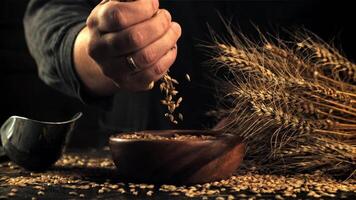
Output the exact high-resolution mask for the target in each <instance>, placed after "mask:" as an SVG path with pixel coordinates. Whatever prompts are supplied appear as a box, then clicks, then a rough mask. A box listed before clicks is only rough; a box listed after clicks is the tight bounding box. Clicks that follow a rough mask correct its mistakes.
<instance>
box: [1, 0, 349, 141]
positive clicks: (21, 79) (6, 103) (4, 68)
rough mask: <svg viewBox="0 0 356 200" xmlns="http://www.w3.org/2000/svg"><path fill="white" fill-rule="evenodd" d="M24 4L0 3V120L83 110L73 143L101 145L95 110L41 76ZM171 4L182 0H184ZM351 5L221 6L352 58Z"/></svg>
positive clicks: (245, 21) (243, 22) (17, 0)
mask: <svg viewBox="0 0 356 200" xmlns="http://www.w3.org/2000/svg"><path fill="white" fill-rule="evenodd" d="M27 2H28V0H2V1H1V6H0V92H1V93H0V97H1V104H0V124H2V123H3V122H4V121H5V120H6V119H7V118H8V117H9V116H11V115H20V116H25V117H29V118H33V119H38V120H66V119H68V118H70V117H71V116H72V115H73V114H75V113H76V112H77V111H83V112H84V117H83V118H82V119H81V120H80V121H79V124H78V127H77V129H76V130H75V131H74V133H73V137H72V141H71V145H72V146H75V147H89V146H90V147H97V146H102V145H103V144H104V143H105V140H102V139H101V140H100V138H103V137H102V135H106V133H102V132H100V131H99V128H98V125H97V120H96V119H97V110H96V109H95V108H89V107H87V106H84V105H82V104H81V102H79V101H78V100H75V99H73V98H70V97H66V96H64V95H62V94H60V93H59V92H57V91H55V90H53V89H51V88H49V87H48V86H46V85H45V84H44V83H42V82H41V81H40V80H39V78H38V76H37V70H36V65H35V63H34V60H33V59H32V58H31V56H30V55H29V53H28V50H27V47H26V43H25V39H24V35H23V34H24V33H23V25H22V17H23V14H24V10H25V7H26V4H27ZM221 2H222V1H221ZM174 3H176V4H184V1H183V2H178V1H174ZM222 3H223V2H222ZM201 4H204V1H201ZM351 4H352V3H351V1H333V2H326V1H324V2H323V1H285V0H284V1H266V0H261V1H239V3H236V4H234V6H233V7H231V6H230V7H224V11H225V12H226V13H228V14H229V15H233V16H234V19H236V20H238V21H237V22H236V23H238V24H239V26H240V27H241V30H242V31H243V32H246V33H248V32H249V31H251V30H252V29H253V26H251V22H252V23H254V24H256V25H258V26H260V27H262V28H266V29H271V30H276V29H278V27H281V28H291V27H301V26H303V27H305V28H307V29H309V30H311V31H313V32H314V33H316V34H317V35H319V36H320V37H321V38H323V39H324V40H326V41H330V40H334V43H336V46H337V47H340V48H342V50H343V52H344V53H345V54H346V56H347V57H348V58H349V59H351V60H353V61H355V60H356V54H355V53H356V48H355V44H356V42H355V41H356V40H355V36H356V31H355V24H356V23H355V17H354V16H355V15H354V10H355V9H354V8H355V7H354V6H353V5H351ZM208 14H209V15H210V14H213V15H214V14H215V15H216V13H208ZM173 17H174V11H173ZM216 17H218V16H216ZM183 29H184V27H183ZM202 35H204V34H203V33H202ZM205 35H206V34H205ZM180 59H182V58H180Z"/></svg>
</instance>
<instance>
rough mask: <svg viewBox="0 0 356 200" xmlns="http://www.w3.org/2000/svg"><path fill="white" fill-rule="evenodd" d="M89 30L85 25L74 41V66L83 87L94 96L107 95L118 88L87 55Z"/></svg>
mask: <svg viewBox="0 0 356 200" xmlns="http://www.w3.org/2000/svg"><path fill="white" fill-rule="evenodd" d="M88 42H89V31H88V29H87V28H86V27H85V28H84V29H83V30H82V31H81V32H80V33H79V34H78V36H77V38H76V40H75V43H74V51H73V60H74V68H75V70H76V72H77V75H78V77H79V78H80V80H81V82H82V84H83V86H84V88H83V89H85V90H86V91H87V92H88V93H89V94H91V95H94V96H109V95H112V94H113V93H115V92H116V91H117V90H118V87H117V86H115V84H114V82H113V81H112V80H111V79H110V78H108V77H107V76H105V75H104V74H103V73H102V70H101V69H100V67H99V65H98V64H97V63H96V62H95V61H94V60H93V59H92V58H91V57H90V56H89V55H88V49H87V48H88Z"/></svg>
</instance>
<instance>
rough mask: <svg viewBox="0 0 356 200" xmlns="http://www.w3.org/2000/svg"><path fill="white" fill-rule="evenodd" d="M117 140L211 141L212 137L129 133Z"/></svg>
mask: <svg viewBox="0 0 356 200" xmlns="http://www.w3.org/2000/svg"><path fill="white" fill-rule="evenodd" d="M117 138H120V139H130V140H213V139H215V137H214V136H210V135H179V134H174V135H171V136H160V135H153V134H149V133H131V134H122V135H118V136H117Z"/></svg>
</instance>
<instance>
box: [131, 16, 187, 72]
mask: <svg viewBox="0 0 356 200" xmlns="http://www.w3.org/2000/svg"><path fill="white" fill-rule="evenodd" d="M180 36H181V28H180V26H179V25H178V24H177V23H175V22H173V23H172V25H171V28H170V29H169V30H168V31H167V32H166V34H165V35H164V36H162V37H161V38H160V39H159V40H157V41H155V42H153V43H152V44H150V45H148V46H146V47H145V48H143V49H141V50H139V51H137V52H135V53H133V54H132V55H131V56H132V58H133V59H134V61H135V63H136V65H137V66H138V68H139V69H146V68H148V67H150V66H152V65H153V64H154V63H156V62H157V61H158V60H159V59H161V58H162V57H163V56H164V55H165V54H167V52H168V51H170V49H172V48H173V47H174V46H175V44H176V43H177V41H178V39H179V37H180Z"/></svg>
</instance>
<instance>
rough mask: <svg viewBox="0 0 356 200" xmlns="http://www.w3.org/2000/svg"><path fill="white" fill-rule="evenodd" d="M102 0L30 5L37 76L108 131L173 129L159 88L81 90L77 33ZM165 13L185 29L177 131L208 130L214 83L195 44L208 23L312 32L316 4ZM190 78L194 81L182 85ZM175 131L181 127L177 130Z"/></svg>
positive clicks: (170, 5)
mask: <svg viewBox="0 0 356 200" xmlns="http://www.w3.org/2000/svg"><path fill="white" fill-rule="evenodd" d="M97 3H98V1H94V0H92V1H91V0H31V1H30V3H29V5H28V9H27V12H26V15H25V19H24V24H25V31H26V39H27V43H28V46H29V50H30V52H31V54H32V55H33V57H34V58H35V60H36V62H37V65H38V71H39V76H40V77H41V79H42V80H43V81H44V82H45V83H47V84H48V85H50V86H52V87H54V88H56V89H58V90H60V91H62V92H63V93H66V94H68V95H71V96H74V97H76V98H79V99H81V100H82V101H83V102H84V103H88V104H91V105H95V106H98V107H100V108H102V109H103V110H104V111H103V112H102V114H103V115H102V116H101V119H102V122H103V126H104V127H105V128H106V129H110V130H115V131H127V130H142V129H166V128H171V127H170V124H169V123H168V122H167V120H166V119H164V117H163V115H164V112H165V109H166V108H165V107H163V106H162V105H160V101H159V99H160V98H162V95H161V94H160V91H159V90H158V89H157V87H155V89H154V90H153V91H148V92H140V93H128V92H119V93H117V94H115V95H114V96H113V97H107V98H100V99H99V98H97V99H96V98H93V97H90V96H89V95H87V94H85V92H84V91H82V89H81V88H82V87H81V83H80V80H79V79H78V77H77V75H76V73H75V70H74V66H73V59H72V53H73V52H72V51H73V48H72V47H73V43H74V41H75V37H76V35H77V34H78V32H79V31H80V30H81V29H82V28H83V27H84V26H85V21H86V18H87V17H88V15H89V14H90V11H91V10H92V9H93V8H94V7H95V5H96V4H97ZM160 3H161V8H166V9H167V10H169V11H170V12H171V13H172V16H173V19H174V20H175V21H178V22H179V23H180V24H181V26H182V30H183V35H182V38H181V39H180V41H179V43H178V52H179V54H178V58H177V61H176V63H175V64H174V66H173V67H172V68H171V72H170V73H171V75H172V76H173V77H175V78H176V79H178V80H179V81H180V82H181V84H180V85H179V87H178V90H179V92H180V95H181V96H182V97H183V99H184V101H183V104H182V108H181V112H182V113H183V114H184V117H185V120H184V122H182V123H180V125H178V128H203V127H207V126H210V125H211V124H209V122H210V121H209V119H208V118H207V117H205V115H204V114H205V112H206V111H208V110H209V109H210V108H211V107H212V106H213V105H214V100H213V97H212V92H211V89H212V88H211V87H212V84H211V82H210V81H208V80H207V79H206V78H205V74H206V72H207V71H208V70H207V67H205V66H204V65H202V62H203V61H205V60H207V57H206V56H205V53H204V52H203V51H202V50H201V48H197V44H199V43H201V42H202V41H204V42H206V41H210V40H209V32H208V26H207V23H209V24H210V26H211V27H212V28H213V29H214V30H216V32H217V33H221V32H222V31H223V30H224V28H223V25H222V23H221V21H220V19H219V16H218V14H217V13H218V12H220V13H221V14H222V16H226V17H227V18H229V17H231V16H234V17H235V18H234V20H233V24H238V25H239V27H240V29H241V30H242V31H243V32H245V33H247V34H250V33H252V32H254V33H256V32H255V31H254V30H252V29H253V28H252V27H253V26H251V22H252V23H254V24H256V25H258V26H259V27H261V28H266V27H268V26H269V25H272V28H274V27H276V25H279V26H290V25H291V24H292V23H293V25H297V26H299V25H304V26H306V27H307V28H310V27H309V25H310V24H312V22H313V21H312V19H311V18H310V13H312V12H313V11H312V10H313V9H315V7H316V6H314V4H315V2H310V1H271V2H268V1H252V2H249V1H170V0H165V1H160ZM185 73H188V74H190V75H191V78H192V80H193V82H191V83H188V82H187V81H184V75H185ZM175 128H177V127H175Z"/></svg>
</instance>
